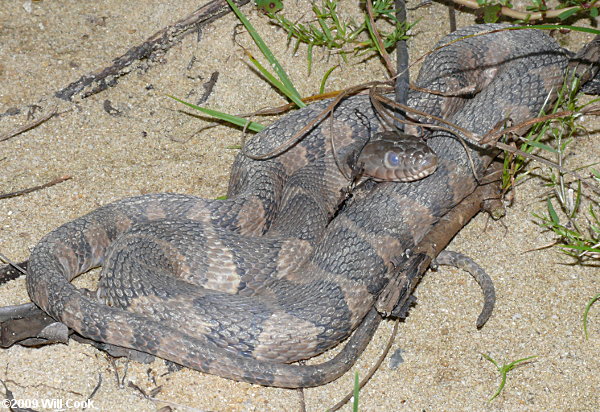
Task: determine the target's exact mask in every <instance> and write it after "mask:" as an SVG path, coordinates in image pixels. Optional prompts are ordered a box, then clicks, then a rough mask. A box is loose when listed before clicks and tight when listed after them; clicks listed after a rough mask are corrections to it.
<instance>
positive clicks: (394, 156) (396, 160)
mask: <svg viewBox="0 0 600 412" xmlns="http://www.w3.org/2000/svg"><path fill="white" fill-rule="evenodd" d="M383 164H384V166H385V167H394V168H395V167H398V166H399V165H400V157H399V156H398V153H396V152H393V151H389V152H386V154H385V156H384V157H383Z"/></svg>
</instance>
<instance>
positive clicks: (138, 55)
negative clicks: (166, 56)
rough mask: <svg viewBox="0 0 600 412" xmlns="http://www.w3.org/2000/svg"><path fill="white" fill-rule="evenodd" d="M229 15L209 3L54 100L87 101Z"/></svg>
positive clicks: (242, 0)
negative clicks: (142, 63) (137, 64)
mask: <svg viewBox="0 0 600 412" xmlns="http://www.w3.org/2000/svg"><path fill="white" fill-rule="evenodd" d="M248 1H249V0H235V3H236V4H237V5H238V6H242V5H244V4H246V3H248ZM230 11H231V9H230V8H229V6H228V5H227V2H226V1H225V0H215V1H211V2H209V3H208V4H205V5H204V6H202V7H200V8H199V9H198V10H196V11H194V12H193V13H192V14H190V15H189V16H187V17H185V18H183V19H181V20H179V21H177V22H176V23H174V24H172V25H170V26H167V27H165V28H164V29H162V30H159V31H158V32H156V33H154V34H153V35H152V36H150V37H149V38H148V39H147V40H146V41H145V42H143V43H142V44H140V45H138V46H135V47H132V48H131V49H129V50H128V51H127V52H126V53H125V54H123V55H122V56H120V57H118V58H116V59H115V60H114V62H113V64H112V65H110V66H109V67H106V68H103V69H100V70H98V71H96V72H94V73H91V74H87V75H84V76H82V77H80V78H79V79H78V80H77V81H75V82H73V83H71V84H69V85H68V86H67V87H65V88H63V89H61V90H59V91H58V92H56V93H55V96H56V97H58V98H60V99H63V100H67V101H71V100H72V99H73V97H74V96H75V95H77V94H80V93H81V94H82V98H86V97H89V96H91V95H93V94H96V93H98V92H101V91H103V90H105V89H107V88H109V87H111V86H114V85H115V84H117V82H118V79H119V78H120V77H122V76H125V75H126V74H128V73H129V72H130V70H129V69H128V67H129V66H131V65H132V64H133V63H134V62H136V61H138V60H143V59H148V58H151V57H152V56H153V55H154V54H155V53H159V52H160V53H163V52H165V51H167V50H168V49H170V48H171V47H173V46H174V45H175V44H177V43H178V42H179V41H180V40H181V38H182V37H183V36H184V35H186V34H188V33H190V32H192V31H193V30H198V29H200V28H201V27H202V26H205V25H207V24H208V23H210V22H212V21H214V20H216V19H218V18H219V17H221V16H223V15H225V14H227V13H229V12H230ZM84 90H87V91H84Z"/></svg>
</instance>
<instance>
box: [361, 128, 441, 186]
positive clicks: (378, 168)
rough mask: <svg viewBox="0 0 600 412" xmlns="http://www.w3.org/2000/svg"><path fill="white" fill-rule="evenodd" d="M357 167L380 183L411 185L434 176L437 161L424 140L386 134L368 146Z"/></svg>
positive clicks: (382, 134) (363, 151) (393, 133)
mask: <svg viewBox="0 0 600 412" xmlns="http://www.w3.org/2000/svg"><path fill="white" fill-rule="evenodd" d="M357 164H358V165H360V166H361V167H362V174H363V175H364V176H367V177H370V178H372V179H373V180H375V181H378V182H384V181H385V182H412V181H415V180H420V179H423V178H424V177H426V176H429V175H430V174H432V173H433V172H434V171H435V170H436V169H437V165H438V160H437V156H436V154H435V153H434V151H433V150H431V148H430V147H429V146H427V144H426V143H425V141H424V140H423V139H421V138H419V137H416V136H413V135H408V134H404V133H397V132H383V133H379V134H378V136H377V138H376V140H372V141H370V142H369V143H367V144H366V145H365V147H364V148H363V150H362V151H361V153H360V155H359V156H358V160H357Z"/></svg>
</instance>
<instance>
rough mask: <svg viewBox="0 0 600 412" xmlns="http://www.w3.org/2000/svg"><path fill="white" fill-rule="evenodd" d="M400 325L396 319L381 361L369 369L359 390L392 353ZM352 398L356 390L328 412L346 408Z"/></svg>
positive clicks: (359, 385)
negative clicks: (391, 349) (390, 352)
mask: <svg viewBox="0 0 600 412" xmlns="http://www.w3.org/2000/svg"><path fill="white" fill-rule="evenodd" d="M398 323H399V319H396V320H395V321H394V329H393V330H392V334H391V335H390V338H389V339H388V342H387V344H386V345H385V348H384V349H383V352H381V355H380V356H379V359H377V362H375V364H374V365H373V366H372V367H371V369H369V372H368V373H367V375H366V376H365V377H364V378H363V379H362V380H361V381H360V383H359V384H358V390H361V389H362V388H363V387H364V386H365V385H366V384H367V383H369V381H370V380H371V378H372V377H373V375H375V372H377V370H378V369H379V367H380V366H381V364H382V363H383V361H384V360H385V358H386V356H387V354H388V353H389V351H390V348H391V347H392V344H393V343H394V340H395V339H396V335H397V334H398ZM352 396H354V390H351V391H350V392H349V393H348V394H347V395H346V396H344V398H343V399H342V400H340V401H339V402H338V403H336V404H335V405H333V406H332V407H331V408H329V409H328V411H329V412H334V411H337V410H338V409H340V408H341V407H342V406H344V405H345V404H346V403H348V401H349V400H350V399H351V398H352Z"/></svg>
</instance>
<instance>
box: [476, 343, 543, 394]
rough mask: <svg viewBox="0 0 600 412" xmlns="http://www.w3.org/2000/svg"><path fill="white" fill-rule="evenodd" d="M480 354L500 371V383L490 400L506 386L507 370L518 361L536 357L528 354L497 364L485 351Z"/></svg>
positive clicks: (512, 367)
mask: <svg viewBox="0 0 600 412" xmlns="http://www.w3.org/2000/svg"><path fill="white" fill-rule="evenodd" d="M481 356H483V357H484V358H485V359H487V360H488V361H490V362H492V363H493V364H494V366H495V367H496V368H497V369H498V372H499V373H500V376H501V381H500V385H499V386H498V389H497V390H496V393H494V395H493V396H492V397H491V398H490V399H489V401H490V402H491V401H493V400H494V399H496V398H497V397H498V395H500V393H501V392H502V390H503V389H504V386H506V375H507V374H508V372H510V371H511V370H513V369H514V368H515V367H517V365H519V364H520V363H523V362H525V361H528V360H530V359H533V358H537V356H528V357H526V358H522V359H518V360H516V361H512V362H511V363H509V364H505V365H502V366H499V365H498V363H497V362H496V361H495V360H493V359H492V358H491V357H490V356H488V355H486V354H485V353H482V354H481Z"/></svg>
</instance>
